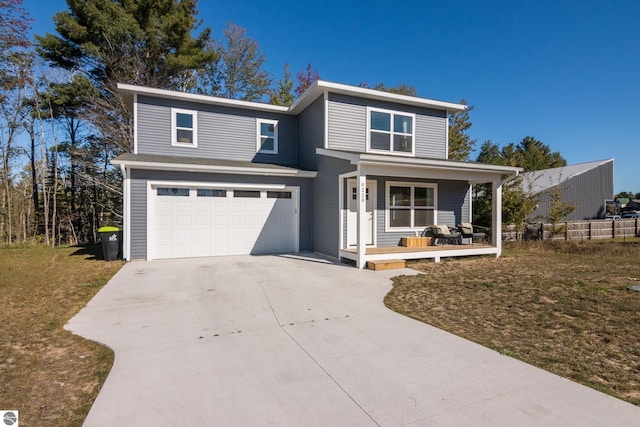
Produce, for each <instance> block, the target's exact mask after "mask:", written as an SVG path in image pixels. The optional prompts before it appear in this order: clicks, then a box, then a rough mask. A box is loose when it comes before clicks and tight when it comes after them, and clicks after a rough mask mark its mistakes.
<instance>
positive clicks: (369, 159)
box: [316, 148, 522, 175]
mask: <svg viewBox="0 0 640 427" xmlns="http://www.w3.org/2000/svg"><path fill="white" fill-rule="evenodd" d="M316 153H317V154H320V155H323V156H329V157H334V158H338V159H343V160H348V161H350V162H351V164H353V165H355V164H358V163H365V164H371V165H375V164H379V165H383V166H394V165H398V166H420V167H424V166H426V167H431V168H434V169H436V168H437V169H442V170H445V169H448V170H452V171H462V172H468V171H478V172H489V173H492V174H498V175H518V173H519V172H520V171H522V168H518V167H513V166H498V165H490V164H485V163H473V162H457V161H454V160H447V159H442V160H440V159H424V158H419V157H408V156H390V155H388V154H375V153H349V152H345V151H336V150H327V149H324V148H316Z"/></svg>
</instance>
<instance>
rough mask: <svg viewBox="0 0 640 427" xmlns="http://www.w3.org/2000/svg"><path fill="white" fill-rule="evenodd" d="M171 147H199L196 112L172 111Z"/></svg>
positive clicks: (173, 109) (175, 109) (174, 109)
mask: <svg viewBox="0 0 640 427" xmlns="http://www.w3.org/2000/svg"><path fill="white" fill-rule="evenodd" d="M171 145H177V146H183V147H197V146H198V115H197V112H196V111H191V110H179V109H177V108H172V109H171Z"/></svg>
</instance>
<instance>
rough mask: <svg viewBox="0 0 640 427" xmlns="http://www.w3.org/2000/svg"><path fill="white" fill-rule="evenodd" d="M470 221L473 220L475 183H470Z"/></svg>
mask: <svg viewBox="0 0 640 427" xmlns="http://www.w3.org/2000/svg"><path fill="white" fill-rule="evenodd" d="M469 222H473V184H469Z"/></svg>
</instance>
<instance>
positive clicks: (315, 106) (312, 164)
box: [298, 96, 324, 170]
mask: <svg viewBox="0 0 640 427" xmlns="http://www.w3.org/2000/svg"><path fill="white" fill-rule="evenodd" d="M323 146H324V97H322V96H321V97H319V98H318V99H316V100H315V101H314V102H313V103H312V104H311V105H310V106H308V107H307V108H306V109H305V110H304V111H303V112H302V113H300V115H299V116H298V165H299V167H300V168H302V169H307V170H316V169H317V168H318V159H317V154H316V148H318V147H323Z"/></svg>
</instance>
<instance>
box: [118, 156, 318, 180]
mask: <svg viewBox="0 0 640 427" xmlns="http://www.w3.org/2000/svg"><path fill="white" fill-rule="evenodd" d="M111 164H112V165H115V166H120V165H124V166H125V167H127V168H130V169H146V170H166V171H182V172H208V173H229V174H236V175H261V176H288V177H297V178H315V177H316V176H318V172H316V171H305V170H300V169H289V170H281V169H270V168H243V167H237V166H216V165H194V164H183V163H160V162H158V163H152V162H139V161H127V160H112V161H111Z"/></svg>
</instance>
